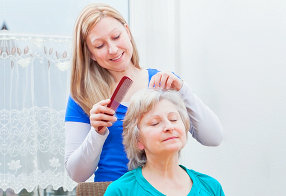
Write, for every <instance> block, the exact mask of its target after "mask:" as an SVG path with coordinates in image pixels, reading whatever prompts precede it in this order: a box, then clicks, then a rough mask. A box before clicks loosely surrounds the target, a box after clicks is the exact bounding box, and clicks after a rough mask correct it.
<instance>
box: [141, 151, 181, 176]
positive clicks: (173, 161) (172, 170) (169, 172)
mask: <svg viewBox="0 0 286 196" xmlns="http://www.w3.org/2000/svg"><path fill="white" fill-rule="evenodd" d="M147 160H148V161H147V163H146V165H145V166H144V168H143V169H142V171H143V173H144V172H145V173H149V174H152V175H158V176H161V177H164V178H174V177H175V176H177V175H178V172H180V171H181V170H182V168H181V167H180V166H179V160H178V153H175V154H174V155H169V156H164V157H162V156H152V155H151V156H150V155H149V156H147Z"/></svg>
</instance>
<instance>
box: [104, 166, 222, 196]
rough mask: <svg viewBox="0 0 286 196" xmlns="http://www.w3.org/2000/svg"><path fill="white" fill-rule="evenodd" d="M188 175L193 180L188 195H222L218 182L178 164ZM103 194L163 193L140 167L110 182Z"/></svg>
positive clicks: (161, 194)
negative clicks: (149, 180)
mask: <svg viewBox="0 0 286 196" xmlns="http://www.w3.org/2000/svg"><path fill="white" fill-rule="evenodd" d="M180 166H181V167H182V168H183V169H184V170H185V171H186V172H187V173H188V175H189V176H190V178H191V179H192V181H193V185H192V188H191V190H190V192H189V194H188V196H197V195H200V196H211V195H215V196H224V192H223V190H222V187H221V185H220V183H219V182H218V181H217V180H216V179H214V178H212V177H210V176H208V175H205V174H202V173H199V172H196V171H194V170H189V169H187V168H185V167H184V166H182V165H180ZM104 195H107V196H108V195H112V196H114V195H116V196H117V195H122V196H128V195H130V196H133V195H155V196H163V195H164V194H163V193H161V192H160V191H158V190H157V189H155V187H153V186H152V185H151V184H150V183H149V182H148V181H147V180H146V179H145V178H144V176H143V175H142V168H141V167H138V168H137V169H134V170H131V171H129V172H127V173H126V174H124V175H123V176H122V177H121V178H119V179H118V180H116V181H114V182H112V183H111V184H110V185H109V186H108V187H107V190H106V192H105V194H104Z"/></svg>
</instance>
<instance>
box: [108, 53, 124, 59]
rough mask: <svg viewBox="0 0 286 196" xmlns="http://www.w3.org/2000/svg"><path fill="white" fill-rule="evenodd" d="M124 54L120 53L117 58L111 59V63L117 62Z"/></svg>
mask: <svg viewBox="0 0 286 196" xmlns="http://www.w3.org/2000/svg"><path fill="white" fill-rule="evenodd" d="M123 54H124V52H122V53H121V54H120V55H119V56H118V57H115V58H113V59H110V60H111V61H118V60H119V59H120V58H121V57H122V56H123Z"/></svg>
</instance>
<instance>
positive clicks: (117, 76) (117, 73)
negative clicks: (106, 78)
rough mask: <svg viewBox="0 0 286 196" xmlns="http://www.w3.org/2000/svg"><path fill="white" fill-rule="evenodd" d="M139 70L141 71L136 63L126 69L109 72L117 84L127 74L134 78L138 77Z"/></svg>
mask: <svg viewBox="0 0 286 196" xmlns="http://www.w3.org/2000/svg"><path fill="white" fill-rule="evenodd" d="M139 71H140V69H139V68H136V67H135V66H134V65H130V66H128V68H127V69H125V70H124V71H109V72H110V74H111V75H112V77H113V79H114V81H115V83H116V84H117V83H118V82H119V81H120V80H121V78H122V77H123V76H127V77H129V78H131V79H132V80H133V79H134V78H136V75H137V73H138V72H139Z"/></svg>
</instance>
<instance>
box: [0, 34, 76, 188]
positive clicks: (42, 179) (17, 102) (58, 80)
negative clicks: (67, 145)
mask: <svg viewBox="0 0 286 196" xmlns="http://www.w3.org/2000/svg"><path fill="white" fill-rule="evenodd" d="M70 60H71V38H69V37H44V36H33V35H31V36H30V35H15V34H14V35H13V34H9V33H8V32H7V31H2V32H1V31H0V89H1V90H0V92H1V93H0V140H1V143H0V188H1V189H2V190H4V191H5V190H6V189H7V188H11V189H13V190H14V191H15V192H19V191H20V190H22V189H23V188H25V189H27V190H28V191H32V190H33V189H34V188H35V187H36V186H40V187H41V188H46V187H47V186H48V185H52V186H53V188H54V189H57V188H59V187H63V188H64V189H65V190H72V189H73V188H74V187H75V186H76V183H75V182H73V181H72V180H71V179H70V178H69V177H68V176H67V174H66V171H65V168H64V142H65V139H64V116H65V107H66V101H67V98H68V95H69V77H70Z"/></svg>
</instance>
